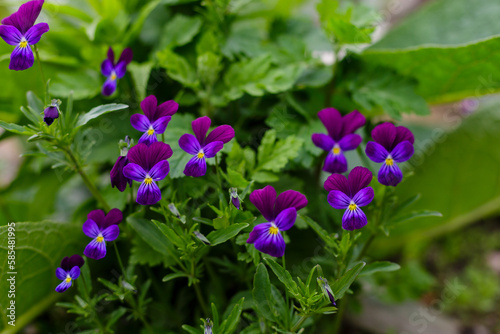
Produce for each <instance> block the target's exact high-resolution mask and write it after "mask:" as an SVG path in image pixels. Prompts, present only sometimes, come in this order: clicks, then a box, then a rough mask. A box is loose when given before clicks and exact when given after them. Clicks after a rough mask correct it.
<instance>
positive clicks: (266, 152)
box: [256, 130, 303, 172]
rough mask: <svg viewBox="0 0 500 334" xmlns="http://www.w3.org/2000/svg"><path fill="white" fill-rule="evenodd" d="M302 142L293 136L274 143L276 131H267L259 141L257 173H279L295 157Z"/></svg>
mask: <svg viewBox="0 0 500 334" xmlns="http://www.w3.org/2000/svg"><path fill="white" fill-rule="evenodd" d="M302 144H303V140H302V139H299V138H297V137H295V136H289V137H287V138H286V139H280V140H278V141H276V130H268V131H266V133H265V134H264V137H263V138H262V140H261V143H260V146H259V149H258V153H257V160H258V165H257V169H256V170H257V171H259V170H266V171H272V172H279V171H281V170H282V169H283V168H284V167H285V166H286V164H287V163H288V161H289V160H292V159H294V158H296V157H297V155H298V152H299V150H300V148H301V147H302Z"/></svg>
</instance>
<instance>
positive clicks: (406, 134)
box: [393, 126, 415, 146]
mask: <svg viewBox="0 0 500 334" xmlns="http://www.w3.org/2000/svg"><path fill="white" fill-rule="evenodd" d="M403 141H409V142H410V144H413V143H415V137H414V136H413V133H412V132H411V131H410V130H408V129H407V128H405V127H404V126H397V127H396V139H394V144H393V145H394V146H396V145H397V144H399V143H401V142H403Z"/></svg>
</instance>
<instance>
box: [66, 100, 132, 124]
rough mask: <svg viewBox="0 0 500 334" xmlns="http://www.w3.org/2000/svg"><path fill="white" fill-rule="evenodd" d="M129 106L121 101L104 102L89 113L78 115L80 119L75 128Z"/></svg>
mask: <svg viewBox="0 0 500 334" xmlns="http://www.w3.org/2000/svg"><path fill="white" fill-rule="evenodd" d="M126 108H128V105H126V104H121V103H110V104H103V105H100V106H98V107H95V108H92V109H91V110H90V111H89V112H88V113H86V114H83V115H81V116H80V117H78V121H77V122H76V126H75V129H77V128H79V127H82V126H84V125H85V124H87V123H88V122H90V121H91V120H93V119H94V118H97V117H99V116H102V115H105V114H107V113H110V112H112V111H116V110H122V109H126Z"/></svg>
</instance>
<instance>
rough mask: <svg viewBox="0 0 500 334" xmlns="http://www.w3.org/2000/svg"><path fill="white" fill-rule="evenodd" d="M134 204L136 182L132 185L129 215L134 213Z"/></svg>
mask: <svg viewBox="0 0 500 334" xmlns="http://www.w3.org/2000/svg"><path fill="white" fill-rule="evenodd" d="M133 206H134V183H132V184H131V185H130V204H129V208H128V212H129V215H131V214H132V207H133Z"/></svg>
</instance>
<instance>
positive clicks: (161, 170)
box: [149, 160, 170, 181]
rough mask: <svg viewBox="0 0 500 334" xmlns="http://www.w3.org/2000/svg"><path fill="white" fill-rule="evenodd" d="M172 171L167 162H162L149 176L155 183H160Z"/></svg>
mask: <svg viewBox="0 0 500 334" xmlns="http://www.w3.org/2000/svg"><path fill="white" fill-rule="evenodd" d="M169 171H170V166H169V164H168V161H167V160H162V161H160V162H158V163H157V164H156V165H154V166H153V168H151V170H150V171H149V176H151V178H152V179H153V181H160V180H163V179H164V178H166V177H167V175H168V172H169Z"/></svg>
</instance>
